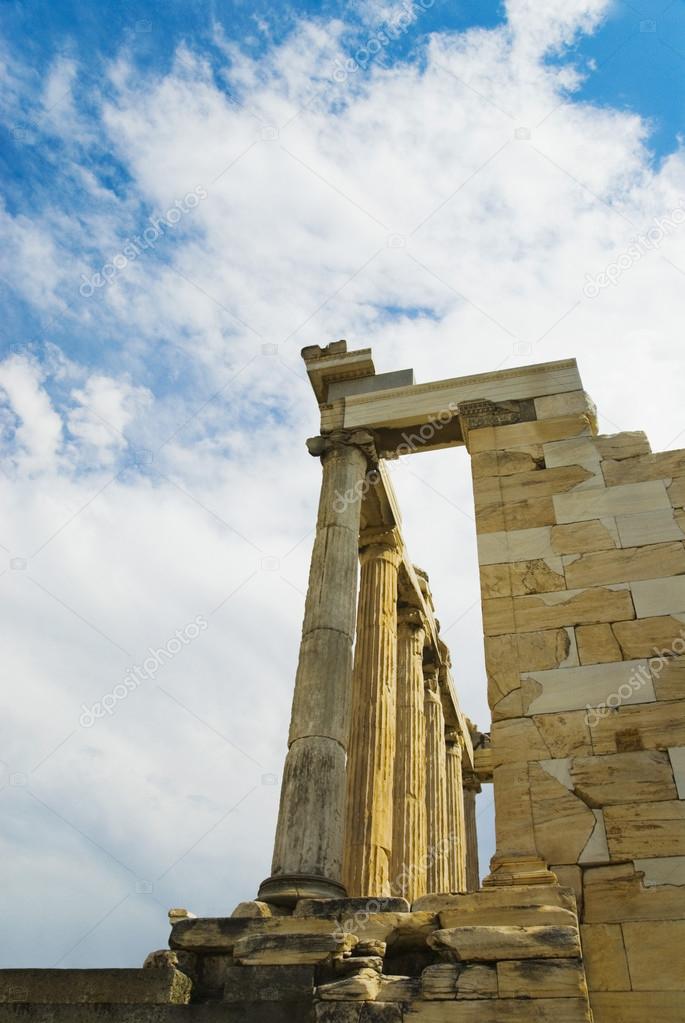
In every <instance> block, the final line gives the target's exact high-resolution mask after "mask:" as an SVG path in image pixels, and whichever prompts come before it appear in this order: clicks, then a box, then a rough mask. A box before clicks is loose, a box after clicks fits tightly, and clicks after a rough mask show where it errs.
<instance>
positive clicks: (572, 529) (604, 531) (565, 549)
mask: <svg viewBox="0 0 685 1023" xmlns="http://www.w3.org/2000/svg"><path fill="white" fill-rule="evenodd" d="M549 545H550V547H551V549H552V554H589V553H592V552H593V551H612V550H615V549H616V548H617V547H618V545H619V536H618V530H617V528H616V522H615V520H614V519H613V518H607V519H590V520H589V521H588V522H570V523H567V524H565V525H561V526H552V527H551V530H550V534H549Z"/></svg>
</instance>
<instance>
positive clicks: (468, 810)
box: [463, 771, 481, 892]
mask: <svg viewBox="0 0 685 1023" xmlns="http://www.w3.org/2000/svg"><path fill="white" fill-rule="evenodd" d="M463 788H464V839H465V846H466V850H465V851H466V891H467V892H477V891H478V889H479V888H480V868H479V865H478V833H477V831H476V796H477V795H478V793H479V792H480V789H481V786H480V782H479V781H478V778H477V777H476V775H475V774H473V772H471V771H469V772H465V773H464V776H463Z"/></svg>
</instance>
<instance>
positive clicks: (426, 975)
mask: <svg viewBox="0 0 685 1023" xmlns="http://www.w3.org/2000/svg"><path fill="white" fill-rule="evenodd" d="M421 997H422V998H425V999H426V1000H428V1001H446V1000H454V999H455V998H460V999H463V998H469V999H471V998H496V997H497V971H496V968H495V967H494V966H490V965H486V964H484V963H483V964H481V963H477V964H475V963H474V964H471V963H469V964H464V963H436V964H435V965H434V966H427V967H426V969H425V970H424V971H423V973H422V974H421Z"/></svg>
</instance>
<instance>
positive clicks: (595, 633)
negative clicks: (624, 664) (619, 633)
mask: <svg viewBox="0 0 685 1023" xmlns="http://www.w3.org/2000/svg"><path fill="white" fill-rule="evenodd" d="M576 642H577V644H578V657H579V659H580V663H581V664H607V663H610V662H611V661H620V660H622V658H623V654H622V653H621V648H620V646H619V645H618V641H617V639H616V637H615V636H614V634H613V632H612V631H611V626H610V625H607V624H606V623H604V624H602V625H579V626H578V628H577V629H576Z"/></svg>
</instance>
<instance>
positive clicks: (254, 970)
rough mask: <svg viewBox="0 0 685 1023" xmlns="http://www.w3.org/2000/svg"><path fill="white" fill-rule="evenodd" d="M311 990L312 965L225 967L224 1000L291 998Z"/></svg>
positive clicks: (308, 994) (307, 995)
mask: <svg viewBox="0 0 685 1023" xmlns="http://www.w3.org/2000/svg"><path fill="white" fill-rule="evenodd" d="M313 994H314V968H313V967H312V966H229V967H227V968H226V969H225V970H224V988H223V998H224V1001H225V1002H292V1001H303V1000H306V999H307V998H311V997H312V996H313Z"/></svg>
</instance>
